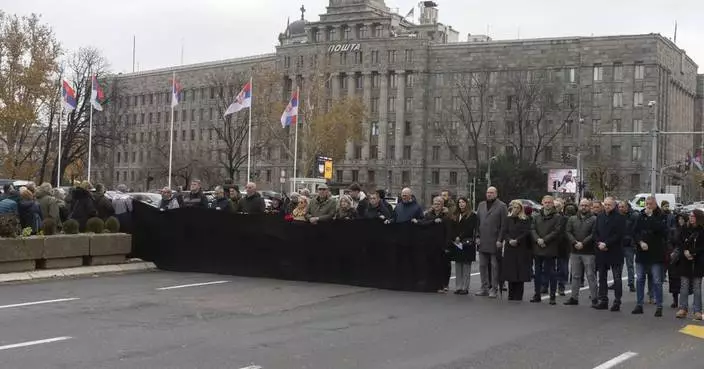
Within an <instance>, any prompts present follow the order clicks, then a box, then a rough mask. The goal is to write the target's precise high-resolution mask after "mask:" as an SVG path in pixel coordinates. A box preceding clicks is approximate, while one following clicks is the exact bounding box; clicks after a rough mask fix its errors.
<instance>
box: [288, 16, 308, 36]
mask: <svg viewBox="0 0 704 369" xmlns="http://www.w3.org/2000/svg"><path fill="white" fill-rule="evenodd" d="M307 23H308V22H306V21H305V20H303V19H299V20H297V21H295V22H293V23H291V24H289V26H288V34H289V35H291V36H295V35H303V34H305V33H306V24H307Z"/></svg>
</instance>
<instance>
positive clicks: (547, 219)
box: [530, 196, 563, 305]
mask: <svg viewBox="0 0 704 369" xmlns="http://www.w3.org/2000/svg"><path fill="white" fill-rule="evenodd" d="M542 203H543V208H542V209H540V212H539V213H538V215H536V216H535V217H534V219H533V226H532V229H531V235H532V236H533V255H534V256H535V282H534V284H535V295H534V296H533V298H532V299H531V300H530V301H531V302H540V301H541V300H542V299H541V297H540V290H541V287H542V282H543V278H548V281H549V283H548V284H549V286H550V305H555V304H556V302H555V294H556V293H557V273H555V262H556V261H557V256H558V248H559V246H560V242H561V241H562V231H563V228H562V215H560V214H559V213H558V212H557V209H555V199H554V198H553V197H552V196H545V197H543V201H542Z"/></svg>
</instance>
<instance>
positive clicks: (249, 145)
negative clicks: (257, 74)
mask: <svg viewBox="0 0 704 369" xmlns="http://www.w3.org/2000/svg"><path fill="white" fill-rule="evenodd" d="M249 91H250V92H249V96H250V102H249V130H248V133H247V136H248V137H247V182H249V181H251V180H252V177H251V176H250V173H251V172H252V108H253V105H254V104H253V103H254V84H252V76H250V77H249Z"/></svg>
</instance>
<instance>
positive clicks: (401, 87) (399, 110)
mask: <svg viewBox="0 0 704 369" xmlns="http://www.w3.org/2000/svg"><path fill="white" fill-rule="evenodd" d="M396 87H397V90H396V133H395V134H396V137H395V138H396V140H395V145H396V160H401V159H403V135H404V130H405V124H404V122H405V117H406V114H405V113H406V111H405V109H406V71H403V70H397V71H396Z"/></svg>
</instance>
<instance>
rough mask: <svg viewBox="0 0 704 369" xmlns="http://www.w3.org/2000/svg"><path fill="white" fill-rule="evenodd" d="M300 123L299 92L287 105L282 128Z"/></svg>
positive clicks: (282, 119) (282, 118)
mask: <svg viewBox="0 0 704 369" xmlns="http://www.w3.org/2000/svg"><path fill="white" fill-rule="evenodd" d="M297 121H298V91H296V92H294V93H293V95H291V101H289V102H288V105H286V110H284V113H283V114H281V126H282V127H283V128H286V127H290V126H292V125H296V122H297Z"/></svg>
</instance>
